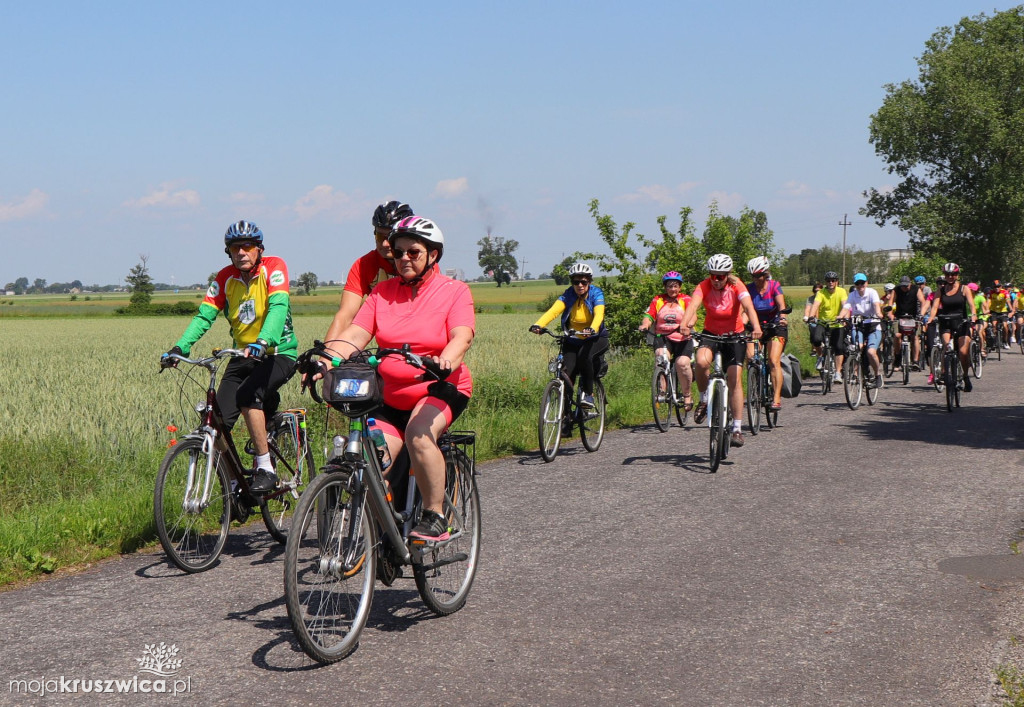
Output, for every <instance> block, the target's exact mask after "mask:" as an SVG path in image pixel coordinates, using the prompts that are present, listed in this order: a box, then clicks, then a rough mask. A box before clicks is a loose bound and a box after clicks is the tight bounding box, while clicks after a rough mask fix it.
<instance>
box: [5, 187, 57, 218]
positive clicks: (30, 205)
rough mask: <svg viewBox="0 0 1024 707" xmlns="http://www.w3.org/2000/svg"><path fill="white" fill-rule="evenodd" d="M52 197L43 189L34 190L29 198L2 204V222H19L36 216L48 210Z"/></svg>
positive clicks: (29, 194)
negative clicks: (47, 206) (47, 205)
mask: <svg viewBox="0 0 1024 707" xmlns="http://www.w3.org/2000/svg"><path fill="white" fill-rule="evenodd" d="M49 201H50V195H49V194H47V193H46V192H44V191H43V190H41V189H33V190H32V191H30V192H29V193H28V196H25V197H22V198H21V199H18V200H15V201H12V202H9V203H8V202H0V221H18V220H20V219H23V218H28V217H30V216H35V215H36V214H38V213H40V212H41V211H42V210H43V209H45V208H46V204H47V203H48V202H49Z"/></svg>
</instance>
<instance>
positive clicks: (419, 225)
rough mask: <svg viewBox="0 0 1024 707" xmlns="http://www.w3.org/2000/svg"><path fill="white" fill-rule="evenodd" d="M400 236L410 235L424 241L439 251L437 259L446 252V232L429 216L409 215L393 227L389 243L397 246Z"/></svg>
mask: <svg viewBox="0 0 1024 707" xmlns="http://www.w3.org/2000/svg"><path fill="white" fill-rule="evenodd" d="M399 236H408V237H409V238H416V239H418V240H421V241H423V242H424V243H425V244H426V245H428V246H430V247H431V248H433V249H434V250H437V251H439V253H438V256H437V259H438V260H440V259H441V254H442V253H444V234H443V233H441V229H440V228H438V227H437V224H436V223H434V222H433V221H431V220H430V219H428V218H423V217H422V216H407V217H405V218H404V219H402V220H401V221H399V222H398V223H396V224H395V227H394V228H392V229H391V235H390V236H388V243H390V244H391V247H392V248H393V247H394V246H395V239H396V238H398V237H399Z"/></svg>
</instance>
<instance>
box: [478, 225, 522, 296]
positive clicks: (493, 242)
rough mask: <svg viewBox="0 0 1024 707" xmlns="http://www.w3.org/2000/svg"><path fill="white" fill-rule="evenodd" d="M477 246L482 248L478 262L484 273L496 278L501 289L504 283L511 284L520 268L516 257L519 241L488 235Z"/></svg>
mask: <svg viewBox="0 0 1024 707" xmlns="http://www.w3.org/2000/svg"><path fill="white" fill-rule="evenodd" d="M476 244H477V245H478V246H480V250H479V252H478V253H477V261H478V262H479V263H480V267H481V268H483V271H484V273H486V274H488V275H489V276H490V277H492V278H494V281H495V282H496V283H498V287H501V285H502V283H504V284H506V285H507V284H509V283H510V282H511V281H512V277H514V276H515V274H516V271H517V270H518V268H519V264H518V262H517V261H516V256H515V252H516V249H517V248H518V247H519V241H516V240H513V239H511V238H501V237H500V236H492V235H490V234H487V235H486V236H485V237H484V238H481V239H480V240H478V241H477V242H476Z"/></svg>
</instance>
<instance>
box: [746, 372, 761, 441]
mask: <svg viewBox="0 0 1024 707" xmlns="http://www.w3.org/2000/svg"><path fill="white" fill-rule="evenodd" d="M747 423H748V424H749V425H750V434H752V435H756V434H757V433H758V432H760V431H761V370H760V368H759V367H758V366H757V365H756V364H753V365H750V366H747Z"/></svg>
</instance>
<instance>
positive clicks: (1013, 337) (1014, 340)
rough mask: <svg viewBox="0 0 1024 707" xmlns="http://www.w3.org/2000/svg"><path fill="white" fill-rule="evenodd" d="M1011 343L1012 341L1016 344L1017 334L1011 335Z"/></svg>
mask: <svg viewBox="0 0 1024 707" xmlns="http://www.w3.org/2000/svg"><path fill="white" fill-rule="evenodd" d="M1010 343H1011V344H1016V343H1017V337H1015V336H1011V337H1010Z"/></svg>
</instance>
